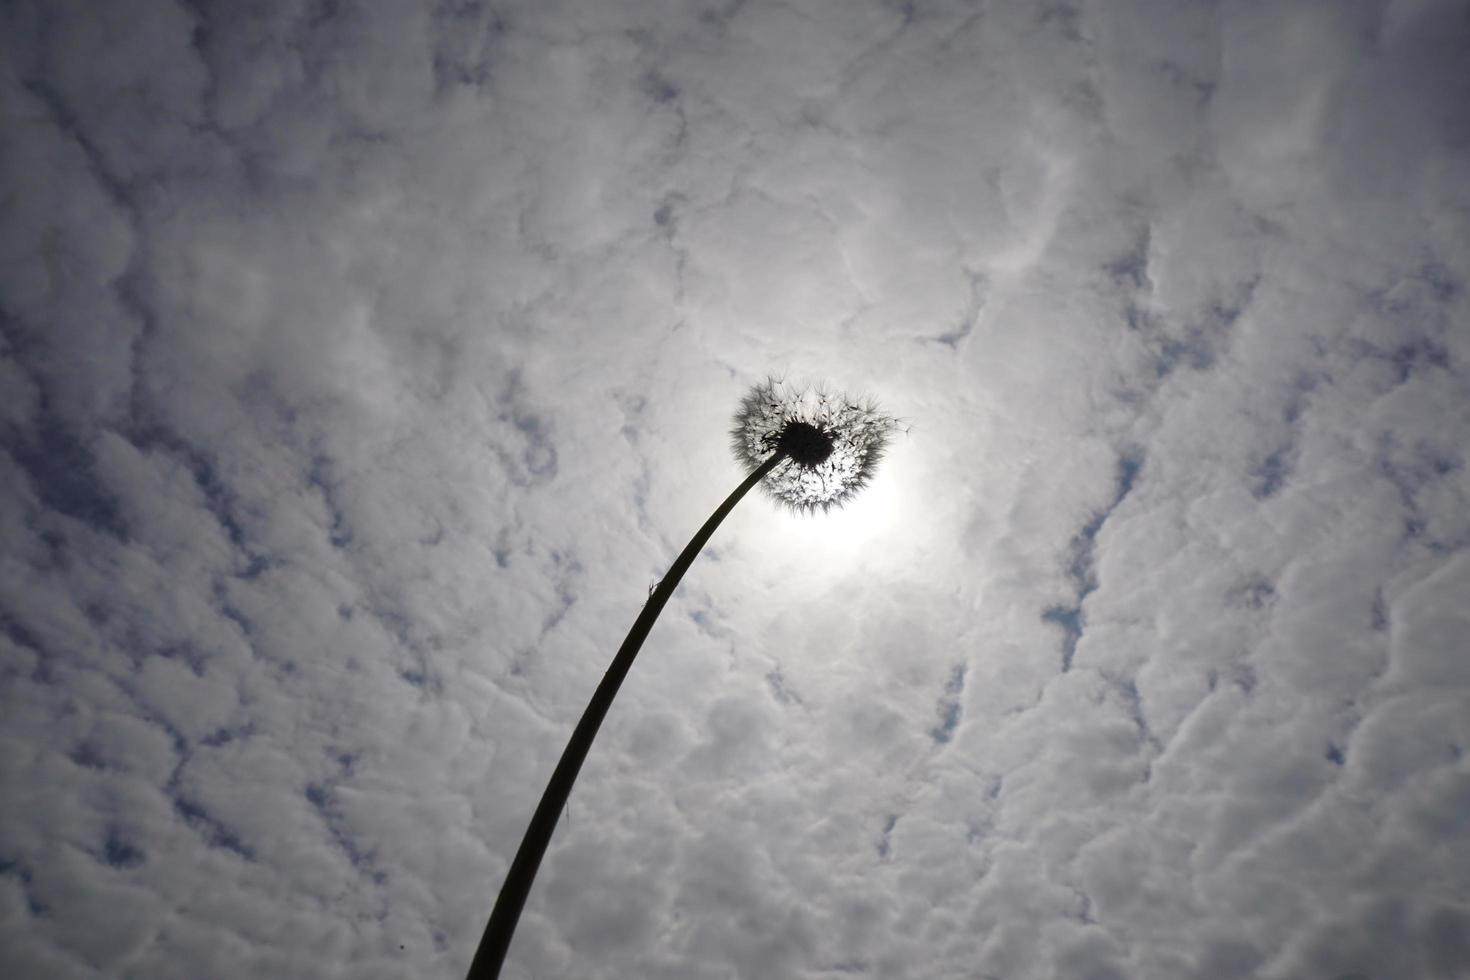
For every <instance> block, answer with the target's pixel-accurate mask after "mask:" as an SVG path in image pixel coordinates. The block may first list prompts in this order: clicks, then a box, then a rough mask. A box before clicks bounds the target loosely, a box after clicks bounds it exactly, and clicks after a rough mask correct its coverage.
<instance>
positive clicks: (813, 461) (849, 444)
mask: <svg viewBox="0 0 1470 980" xmlns="http://www.w3.org/2000/svg"><path fill="white" fill-rule="evenodd" d="M896 425H897V420H896V419H894V418H893V417H892V416H890V415H887V414H885V413H884V412H882V411H880V410H879V408H878V406H877V405H876V404H875V403H874V402H872V401H871V400H868V399H855V398H849V397H847V396H846V395H842V394H839V393H835V392H832V391H829V390H828V389H826V388H823V387H810V386H795V385H788V384H786V383H785V382H782V381H777V380H775V379H774V378H768V379H766V380H765V381H763V382H761V383H760V384H758V385H756V386H755V387H754V388H752V389H751V390H750V392H749V393H748V394H747V395H746V396H745V399H744V400H743V401H742V402H741V403H740V408H739V410H737V411H736V413H735V426H734V428H732V429H731V430H730V443H731V448H732V449H733V450H734V453H735V458H736V459H737V460H739V461H740V462H741V464H743V465H744V466H745V468H746V469H747V470H749V471H754V470H755V469H756V468H757V467H759V466H760V465H761V464H762V463H764V462H765V461H766V460H768V459H769V458H770V457H771V454H772V453H775V452H781V453H784V454H785V456H786V460H785V462H783V463H782V464H781V465H779V466H777V467H776V469H775V470H774V471H772V473H771V474H770V475H769V476H767V477H766V478H765V480H763V481H762V483H761V487H762V489H764V490H765V491H766V493H768V494H770V495H771V497H773V498H774V499H775V500H777V501H779V502H780V503H782V504H783V505H785V506H786V507H789V508H790V509H791V510H793V511H797V512H799V513H807V514H809V513H812V512H814V511H817V510H822V511H826V510H830V509H831V508H833V507H841V506H842V505H843V504H844V503H846V502H847V501H848V500H850V499H852V497H853V496H854V495H855V494H856V493H857V492H858V491H860V490H861V489H862V488H863V487H865V486H867V485H868V482H869V481H870V480H871V479H872V477H873V472H874V470H875V469H876V468H877V466H878V461H879V460H881V459H882V458H883V450H884V447H885V446H886V445H887V443H888V435H889V433H890V432H892V431H893V429H894V427H895V426H896Z"/></svg>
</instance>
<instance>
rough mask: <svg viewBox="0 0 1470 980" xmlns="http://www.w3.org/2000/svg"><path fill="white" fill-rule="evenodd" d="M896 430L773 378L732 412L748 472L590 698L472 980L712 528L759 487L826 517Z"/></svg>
mask: <svg viewBox="0 0 1470 980" xmlns="http://www.w3.org/2000/svg"><path fill="white" fill-rule="evenodd" d="M896 424H897V420H896V419H894V418H893V417H892V416H890V415H887V414H884V413H883V412H882V411H880V410H879V409H878V407H877V405H875V404H874V403H873V402H871V401H868V400H855V399H850V398H847V397H845V396H843V395H839V394H836V393H834V392H831V391H829V390H828V389H826V388H823V387H815V388H813V387H803V386H792V385H787V384H786V383H785V382H782V381H777V380H775V379H769V378H768V379H767V380H766V381H763V382H762V383H760V384H758V385H756V386H755V387H754V388H752V389H751V390H750V393H749V394H747V395H746V396H745V399H744V400H743V401H742V402H741V403H740V408H739V410H738V411H737V412H736V413H735V427H734V428H733V429H731V430H730V436H731V442H732V448H733V449H734V452H735V458H736V459H738V460H739V461H740V463H741V464H742V465H743V466H745V468H746V469H747V470H749V473H748V475H747V476H746V478H745V481H744V482H743V483H741V484H740V486H738V487H736V488H735V491H734V492H733V493H731V494H730V496H728V497H726V498H725V502H724V503H722V504H720V506H719V507H717V508H716V509H715V512H714V513H713V514H711V515H710V517H709V520H707V521H705V522H704V525H703V526H702V527H700V529H699V530H698V531H696V532H695V534H694V537H693V538H691V539H690V541H689V544H687V545H685V547H684V550H683V551H682V552H680V553H679V557H678V558H677V559H675V561H674V564H673V565H672V566H671V567H670V568H669V571H668V574H666V575H665V576H664V577H663V579H662V580H661V581H660V582H659V583H658V585H657V586H656V587H655V588H654V590H653V593H652V594H651V595H650V596H649V598H648V602H647V603H646V604H645V605H644V607H643V611H642V612H641V613H639V615H638V618H637V620H635V621H634V623H633V628H632V629H631V630H629V631H628V636H627V638H626V639H625V640H623V645H622V646H621V647H619V648H618V652H617V655H616V656H615V657H614V658H613V662H612V666H611V667H609V668H608V669H607V673H606V674H604V675H603V678H602V682H601V683H600V684H598V685H597V690H596V691H595V692H593V694H592V700H591V701H589V702H588V704H587V710H586V711H584V712H583V713H582V719H581V720H580V721H579V722H577V727H576V729H575V730H574V731H573V732H572V737H571V739H570V740H569V741H568V742H567V747H566V749H565V750H564V751H563V752H562V756H561V761H559V762H558V763H557V764H556V769H555V771H553V772H552V774H551V780H550V782H548V783H547V786H546V792H545V793H543V794H542V796H541V803H540V804H539V805H538V806H537V807H536V812H535V814H534V815H532V817H531V823H530V825H529V826H528V827H527V828H526V836H525V837H524V838H522V840H521V846H520V849H519V850H518V851H517V852H516V856H515V859H514V860H513V861H512V862H511V865H510V870H509V871H507V872H506V875H505V883H504V884H503V885H502V886H501V888H500V896H499V897H498V898H497V899H496V900H495V908H494V909H493V910H492V911H491V913H490V921H489V922H488V923H487V924H486V925H485V932H484V935H482V936H481V937H480V945H479V948H478V949H477V950H476V951H475V958H474V961H473V962H472V963H471V964H470V972H469V974H468V977H467V980H493V978H495V977H498V976H499V975H500V966H501V964H502V963H503V962H504V960H505V953H506V950H507V949H508V948H509V947H510V939H511V936H512V935H513V934H514V933H515V928H516V923H517V921H519V919H520V916H521V908H522V906H524V905H525V902H526V895H527V894H528V893H529V892H530V890H531V883H532V882H533V881H534V880H535V878H536V870H537V868H539V867H540V865H541V858H542V855H544V854H545V853H546V846H547V845H548V844H549V843H550V842H551V834H552V831H554V830H555V829H556V822H557V819H558V817H560V815H561V812H562V810H563V808H564V807H565V806H566V802H567V797H568V796H569V795H570V794H571V791H572V783H573V782H575V781H576V778H577V772H578V771H579V770H580V769H581V768H582V760H583V759H585V758H586V757H587V750H588V749H590V748H591V747H592V740H593V739H594V738H595V737H596V736H597V729H598V728H599V727H600V726H601V725H602V719H603V717H604V716H606V714H607V709H608V708H609V707H610V706H611V705H612V701H613V698H614V697H615V696H616V695H617V693H618V688H619V687H620V686H621V685H622V683H623V678H624V677H626V676H627V673H628V669H629V668H630V667H632V666H633V659H634V658H635V657H637V656H638V650H639V648H641V647H642V646H643V641H644V639H646V638H647V636H648V632H649V630H650V629H652V628H653V623H654V621H655V620H656V619H658V614H659V613H660V612H662V611H663V608H664V605H665V604H666V603H667V602H668V601H669V597H670V596H672V595H673V594H674V589H676V588H677V587H678V585H679V580H680V579H682V578H683V577H684V573H685V572H686V571H688V569H689V566H690V565H691V564H693V562H694V559H695V556H697V555H698V554H699V552H700V551H701V550H702V549H703V548H704V546H705V543H706V542H707V541H709V539H710V536H711V535H713V534H714V532H715V529H716V528H717V527H719V526H720V523H721V522H722V521H724V519H725V517H726V516H727V515H728V514H729V513H730V511H732V510H734V509H735V505H736V504H738V503H739V502H740V500H741V498H743V497H744V496H745V495H746V494H747V493H749V492H750V488H751V487H753V486H755V485H756V484H757V483H761V484H762V485H763V486H764V488H765V490H766V492H767V493H768V494H770V496H771V497H773V498H774V499H775V500H777V501H778V502H780V503H781V504H783V505H784V506H786V507H788V508H790V509H791V510H792V511H794V512H796V513H804V514H810V513H813V512H815V511H818V510H820V511H824V512H825V511H828V510H830V509H832V508H833V507H840V506H842V505H843V504H844V503H846V502H847V501H848V500H850V499H851V498H852V497H853V495H854V494H856V493H857V492H858V491H860V490H861V489H862V488H863V487H865V486H867V484H868V482H869V481H870V480H871V479H872V476H873V470H874V468H875V467H876V466H877V465H878V461H879V460H880V459H882V457H883V448H884V445H885V444H886V442H887V439H888V434H889V433H890V432H891V431H892V430H893V428H894V426H895V425H896Z"/></svg>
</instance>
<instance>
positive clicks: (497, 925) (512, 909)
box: [466, 452, 786, 980]
mask: <svg viewBox="0 0 1470 980" xmlns="http://www.w3.org/2000/svg"><path fill="white" fill-rule="evenodd" d="M785 456H786V454H785V453H784V452H776V453H773V454H772V455H771V457H770V458H769V459H767V460H766V461H765V462H764V463H762V464H761V465H760V466H759V467H758V468H757V469H756V470H755V471H754V472H752V473H751V474H750V475H749V476H748V477H746V478H745V482H744V483H742V484H740V486H738V487H736V488H735V492H734V493H732V494H730V496H728V497H726V498H725V502H724V503H722V504H721V505H720V506H719V507H718V508H716V510H715V512H714V513H713V514H711V515H710V518H709V520H707V521H705V522H704V526H703V527H701V528H700V529H699V530H698V531H697V532H695V535H694V537H693V538H691V539H690V540H689V543H688V544H687V545H685V546H684V550H683V551H682V552H680V554H679V557H678V558H677V559H676V560H675V561H674V564H673V566H672V567H670V568H669V571H668V574H667V575H665V576H664V577H663V580H662V581H661V582H659V583H658V587H657V588H655V589H654V591H653V595H651V596H650V597H649V599H648V603H647V604H646V605H644V607H643V611H642V612H641V613H639V614H638V618H637V619H636V620H635V621H634V622H633V628H632V629H630V630H629V631H628V636H627V639H625V640H623V645H622V646H621V647H619V648H618V653H617V656H615V657H613V662H612V666H610V667H609V668H608V669H607V673H606V674H604V675H603V678H602V682H601V683H600V684H598V685H597V690H596V691H595V692H593V694H592V700H591V701H589V702H588V703H587V710H585V711H583V712H582V720H581V721H579V722H577V727H576V729H575V730H574V731H573V732H572V737H571V740H570V741H568V742H567V747H566V749H564V750H563V751H562V754H561V761H560V762H558V763H557V764H556V770H555V771H554V772H553V773H552V774H551V781H550V782H548V783H547V784H546V792H545V793H543V794H542V795H541V803H540V805H538V806H537V807H536V813H535V814H534V815H533V816H532V817H531V824H530V826H529V827H527V828H526V836H525V837H524V838H522V839H521V847H520V850H518V851H516V856H515V860H514V861H512V862H511V865H510V870H509V871H507V872H506V874H505V884H503V885H502V886H501V887H500V897H499V898H497V899H496V900H495V908H494V910H493V911H492V912H491V913H490V921H489V922H487V923H486V924H485V934H484V935H483V936H481V937H480V946H479V948H478V949H477V950H475V959H474V961H473V962H472V963H471V964H470V972H469V974H468V975H467V977H466V980H494V978H496V977H498V976H500V965H501V963H502V962H504V960H505V951H506V950H507V949H508V948H509V947H510V937H511V936H512V935H513V934H514V933H515V929H516V923H517V922H518V921H519V920H520V917H521V907H522V906H523V905H525V903H526V895H527V894H528V893H529V892H530V891H531V883H532V882H533V881H535V879H536V870H537V869H538V868H539V867H540V866H541V857H542V855H544V854H545V853H546V845H547V844H549V843H550V842H551V834H552V831H554V830H555V829H556V822H557V819H558V818H559V817H560V816H561V811H562V808H563V807H565V806H566V803H567V797H568V796H569V795H571V792H572V783H573V782H575V781H576V779H577V772H578V771H579V770H580V769H581V768H582V760H583V759H585V758H586V757H587V750H588V749H589V748H591V747H592V740H593V739H594V738H595V737H596V736H597V729H598V728H599V727H600V726H601V725H602V719H603V716H604V715H606V714H607V709H608V707H609V706H610V705H611V704H612V701H613V697H614V696H616V695H617V693H618V688H619V687H620V686H621V685H622V683H623V678H624V677H625V676H627V673H628V668H630V667H632V666H633V658H634V657H636V656H638V650H639V648H640V647H642V646H643V641H644V640H645V639H646V638H647V637H648V631H649V630H650V629H652V628H653V623H654V620H656V619H658V614H659V613H660V612H661V611H662V610H663V608H664V604H665V603H667V602H668V601H669V597H670V596H671V595H673V594H674V589H676V588H678V586H679V580H680V579H682V578H683V577H684V573H685V572H686V571H688V569H689V566H690V565H691V564H693V562H694V559H695V557H696V556H697V555H698V554H699V552H700V551H701V550H703V548H704V545H705V542H707V541H708V540H709V539H710V535H712V534H714V533H715V528H717V527H719V526H720V522H722V521H723V520H724V519H725V517H726V516H727V515H728V514H729V513H730V511H732V510H734V509H735V505H736V504H738V503H739V502H740V498H741V497H744V496H745V495H746V493H748V492H749V491H750V488H751V487H753V486H755V485H756V484H757V483H759V482H760V481H761V480H762V479H763V478H764V477H765V476H766V474H768V473H770V472H771V470H773V469H775V468H776V464H777V463H779V462H781V460H782V459H784V458H785Z"/></svg>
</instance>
